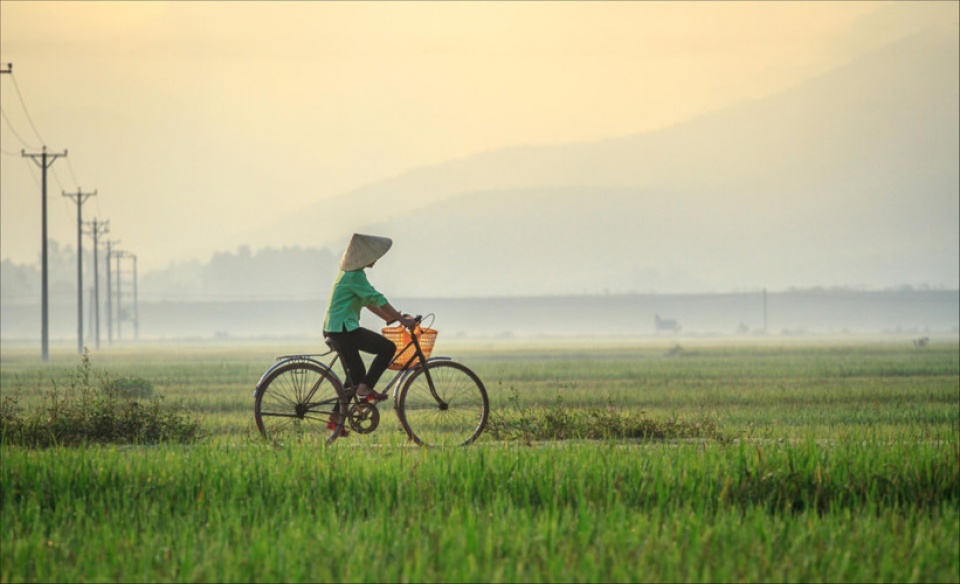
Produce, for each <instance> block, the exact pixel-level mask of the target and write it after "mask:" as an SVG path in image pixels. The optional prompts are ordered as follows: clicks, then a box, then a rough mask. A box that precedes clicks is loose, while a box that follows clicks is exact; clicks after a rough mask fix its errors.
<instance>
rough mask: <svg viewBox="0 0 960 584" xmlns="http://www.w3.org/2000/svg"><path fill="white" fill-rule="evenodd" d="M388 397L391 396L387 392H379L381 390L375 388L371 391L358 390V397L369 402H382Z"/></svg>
mask: <svg viewBox="0 0 960 584" xmlns="http://www.w3.org/2000/svg"><path fill="white" fill-rule="evenodd" d="M388 397H390V396H389V395H387V394H385V393H379V392H377V391H374V390H372V389H371V390H370V393H360V392H359V391H358V392H357V398H358V399H359V400H360V401H365V402H367V403H368V404H375V403H377V402H382V401H383V400H385V399H387V398H388Z"/></svg>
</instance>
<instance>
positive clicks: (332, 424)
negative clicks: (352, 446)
mask: <svg viewBox="0 0 960 584" xmlns="http://www.w3.org/2000/svg"><path fill="white" fill-rule="evenodd" d="M339 423H340V417H339V416H338V415H337V414H333V415H332V416H330V421H329V422H327V430H330V431H331V432H332V431H334V430H336V429H337V424H339ZM349 435H350V432H347V427H346V426H344V427H343V428H342V429H341V430H340V437H341V438H346V437H347V436H349Z"/></svg>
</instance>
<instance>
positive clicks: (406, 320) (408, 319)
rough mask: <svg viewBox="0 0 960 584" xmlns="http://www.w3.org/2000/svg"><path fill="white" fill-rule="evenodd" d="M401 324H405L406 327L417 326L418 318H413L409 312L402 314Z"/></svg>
mask: <svg viewBox="0 0 960 584" xmlns="http://www.w3.org/2000/svg"><path fill="white" fill-rule="evenodd" d="M400 324H402V325H403V326H405V327H407V328H413V327H415V326H417V319H415V318H413V317H412V316H410V315H409V314H401V315H400Z"/></svg>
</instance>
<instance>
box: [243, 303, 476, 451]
mask: <svg viewBox="0 0 960 584" xmlns="http://www.w3.org/2000/svg"><path fill="white" fill-rule="evenodd" d="M430 316H432V315H430ZM415 320H416V325H414V326H413V327H411V328H409V329H403V328H402V327H394V328H392V329H384V332H385V333H386V332H388V331H391V332H395V331H397V330H401V331H403V330H405V331H406V332H407V333H408V334H407V335H405V337H404V338H403V340H402V342H401V340H400V339H399V338H395V339H394V342H395V344H396V345H397V352H396V353H395V355H394V358H393V362H392V363H391V365H390V369H391V370H396V371H397V373H396V374H395V375H394V376H393V379H391V380H390V382H389V383H388V384H387V386H386V390H385V392H384V393H387V394H392V395H393V407H394V410H395V411H396V413H397V417H398V418H399V419H400V425H401V426H402V427H403V429H404V431H405V432H406V433H407V436H408V437H409V438H410V439H411V440H413V441H414V442H415V443H417V444H418V445H420V446H441V447H442V446H454V445H457V446H467V445H469V444H471V443H473V442H474V441H475V440H476V439H477V438H478V437H479V436H480V434H482V433H483V430H484V429H485V428H486V425H487V420H488V419H489V416H490V400H489V398H488V397H487V390H486V388H484V386H483V382H482V381H481V380H480V378H479V377H478V376H477V374H476V373H474V372H473V371H471V370H470V369H469V368H468V367H467V366H465V365H463V364H462V363H459V362H457V361H454V360H453V359H452V358H451V357H431V356H430V352H432V340H433V338H435V335H436V331H434V330H433V329H429V328H428V329H423V328H422V327H421V326H420V323H421V321H422V320H423V317H422V316H419V315H418V316H417V317H416V319H415ZM432 323H433V321H432V320H431V325H432ZM425 333H427V334H429V333H432V335H433V336H432V337H429V340H430V342H431V344H430V345H429V346H428V347H427V351H426V352H425V351H424V349H423V347H422V344H421V336H422V335H424V334H425ZM394 336H396V335H394ZM424 338H427V337H424ZM326 342H327V346H328V348H329V350H328V351H327V352H325V353H319V354H303V355H282V356H279V357H277V362H276V363H275V364H274V365H273V366H271V367H270V368H268V369H267V371H266V372H265V373H264V374H263V375H262V376H261V377H260V381H259V382H258V383H257V387H256V389H255V390H254V392H253V397H254V418H255V420H256V423H257V429H258V430H259V431H260V433H261V434H262V435H263V437H264V438H265V439H268V440H271V441H273V442H277V443H282V442H284V441H285V440H287V439H289V438H292V437H296V436H304V435H309V434H311V433H312V430H311V428H313V427H315V426H318V427H320V428H324V429H326V430H329V431H330V435H329V436H328V437H327V438H326V441H325V443H326V444H328V445H329V444H332V443H333V442H334V441H336V440H337V438H340V437H341V436H342V435H343V434H344V430H345V429H346V427H347V426H349V427H350V429H351V430H353V431H354V432H356V433H357V434H369V433H371V432H373V431H374V430H376V429H377V427H378V426H379V425H380V410H379V408H378V407H377V405H378V404H377V403H370V402H368V401H366V400H361V399H359V398H358V397H357V395H356V391H355V390H353V389H352V388H350V389H348V388H346V387H345V386H344V384H343V382H342V381H341V380H340V377H339V376H338V375H337V374H336V373H335V372H334V371H333V366H334V365H335V364H336V362H337V361H338V360H339V359H340V354H339V353H338V352H337V349H336V347H335V346H334V345H333V344H332V343H331V342H330V341H329V340H327V341H326ZM330 354H333V358H332V359H330V360H329V362H324V361H322V360H321V359H322V358H323V357H326V356H328V355H330ZM381 403H385V402H381Z"/></svg>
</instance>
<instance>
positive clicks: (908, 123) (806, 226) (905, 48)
mask: <svg viewBox="0 0 960 584" xmlns="http://www.w3.org/2000/svg"><path fill="white" fill-rule="evenodd" d="M958 44H960V43H958V41H957V34H956V31H955V30H943V29H938V30H928V31H926V32H924V33H922V34H917V35H913V36H910V37H908V38H905V39H902V40H899V41H897V42H895V43H892V44H890V45H887V46H884V47H882V48H881V49H879V50H877V51H875V52H873V53H871V54H869V55H866V56H864V57H861V58H859V59H857V60H855V61H853V62H852V63H850V64H848V65H846V66H844V67H841V68H839V69H836V70H834V71H831V72H829V73H827V74H824V75H821V76H819V77H817V78H815V79H813V80H810V81H808V82H807V83H804V84H802V85H800V86H797V87H795V88H793V89H791V90H789V91H786V92H783V93H781V94H779V95H776V96H773V97H770V98H767V99H762V100H754V101H750V102H743V103H741V104H738V105H736V106H733V107H730V108H726V109H725V110H722V111H718V112H714V113H712V114H709V115H706V116H703V117H700V118H697V119H695V120H691V121H689V122H686V123H684V124H680V125H677V126H673V127H671V128H666V129H663V130H661V131H658V132H653V133H648V134H642V135H638V136H631V137H626V138H621V139H616V140H607V141H602V142H595V143H590V144H573V145H564V146H552V147H524V148H513V149H507V150H502V151H496V152H489V153H485V154H482V155H478V156H474V157H470V158H467V159H462V160H457V161H453V162H451V163H449V164H445V165H439V166H436V167H431V168H424V169H419V170H417V171H414V172H411V173H408V174H407V175H404V176H403V177H399V178H398V179H396V180H395V181H389V182H386V183H381V184H378V185H372V186H370V187H367V188H365V189H361V190H360V191H357V192H355V193H353V194H351V195H350V196H348V197H343V198H341V199H339V200H337V201H333V202H329V203H325V204H321V205H318V206H317V211H318V212H320V211H325V213H321V214H311V213H304V214H302V216H301V220H303V221H307V222H311V223H312V225H313V233H315V234H316V233H323V232H324V231H323V230H320V229H317V226H318V225H325V223H324V215H325V216H326V218H328V219H330V220H332V221H333V223H335V224H339V225H340V228H341V230H342V228H343V226H352V225H359V226H361V227H358V228H356V229H355V230H357V231H368V232H377V233H387V234H390V235H392V236H394V237H396V238H397V239H398V245H397V246H396V247H395V251H394V252H392V255H391V261H390V262H383V263H382V264H381V265H378V267H377V272H376V273H377V276H376V277H377V278H379V279H381V280H382V281H384V282H385V283H387V284H389V287H390V288H391V289H397V290H400V291H401V293H403V294H407V295H420V294H427V295H435V294H452V295H482V294H511V293H516V292H517V291H523V292H524V293H528V294H543V293H548V294H549V293H597V292H602V291H604V290H613V291H618V292H630V291H658V292H676V291H705V290H731V289H744V288H755V287H761V286H772V287H781V288H787V287H790V286H818V285H824V286H833V285H841V286H842V285H853V286H860V285H867V286H875V287H884V286H896V285H899V284H908V283H912V284H916V285H921V284H930V285H935V286H936V285H946V286H951V287H952V286H956V285H957V283H958V270H957V268H956V266H957V264H958V259H960V257H958V256H960V249H958V237H957V223H956V217H957V215H958V195H957V193H958V189H960V173H958V163H957V160H958V157H960V140H958V134H960V130H958V128H960V119H958V114H957V104H958V103H960V90H958V87H960V83H958V75H957V71H958V51H957V47H958ZM414 194H417V196H416V197H415V196H414ZM413 200H417V201H419V202H420V205H419V206H417V205H413V204H409V205H408V203H409V202H410V201H413ZM347 209H351V210H352V212H354V213H356V214H357V215H362V214H365V213H366V214H367V215H368V216H369V217H370V219H371V220H370V221H368V222H366V223H356V224H354V223H351V222H350V220H348V219H347V217H348V216H349V214H348V211H347ZM547 209H549V213H547V212H546V210H547ZM385 216H386V217H390V218H389V219H382V220H380V221H376V220H375V219H376V218H377V217H385ZM547 216H549V217H550V221H549V222H545V221H544V220H543V218H544V217H547ZM758 217H760V218H762V219H761V220H758V219H757V218H758ZM329 229H330V230H331V231H330V233H334V232H335V229H334V228H333V227H329ZM346 235H347V234H346V233H343V232H340V233H338V234H337V235H336V236H334V237H332V238H331V239H330V240H328V241H327V242H325V243H329V245H331V246H333V247H336V246H337V245H340V244H341V243H340V242H339V241H338V239H342V238H344V237H345V236H346ZM801 256H802V257H812V258H814V259H812V260H806V261H801V260H799V259H797V258H800V257H801ZM415 264H419V265H426V266H429V267H427V268H426V269H425V273H424V274H423V276H418V278H416V279H414V280H413V281H411V279H410V278H409V275H408V274H407V273H404V272H405V271H406V270H407V269H408V268H409V266H410V265H415ZM534 268H536V270H534ZM535 271H537V272H539V273H537V274H534V272H535ZM657 274H660V277H657V276H656V275H657ZM663 274H670V276H669V277H663ZM658 280H659V281H658ZM584 282H587V283H588V284H586V285H585V284H584Z"/></svg>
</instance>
